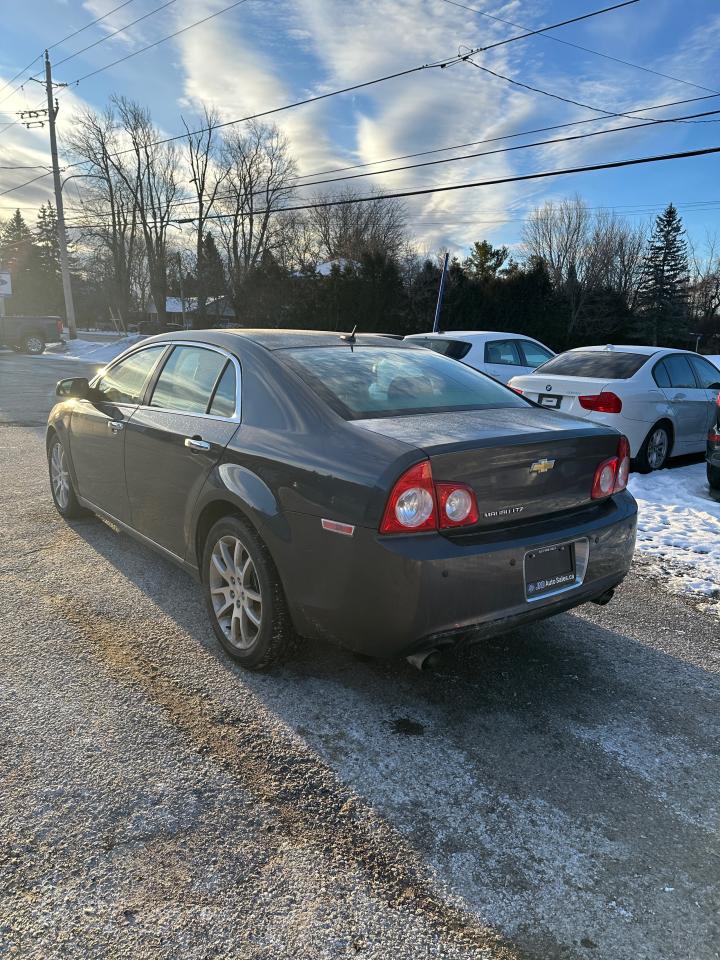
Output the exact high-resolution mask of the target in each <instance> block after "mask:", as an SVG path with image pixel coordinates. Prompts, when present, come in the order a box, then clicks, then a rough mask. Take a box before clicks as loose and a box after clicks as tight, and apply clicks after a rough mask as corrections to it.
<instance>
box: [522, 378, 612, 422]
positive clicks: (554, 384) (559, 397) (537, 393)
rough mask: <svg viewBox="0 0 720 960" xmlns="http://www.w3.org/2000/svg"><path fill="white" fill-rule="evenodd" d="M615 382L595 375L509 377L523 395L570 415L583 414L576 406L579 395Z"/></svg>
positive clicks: (582, 415) (594, 391)
mask: <svg viewBox="0 0 720 960" xmlns="http://www.w3.org/2000/svg"><path fill="white" fill-rule="evenodd" d="M614 382H615V381H613V380H608V379H607V377H605V378H597V377H553V376H548V377H541V376H539V375H537V374H531V375H530V376H527V377H513V380H512V387H513V389H516V390H522V394H523V396H524V397H527V398H528V400H533V401H534V402H535V403H539V404H540V406H542V407H546V408H547V409H551V410H560V411H562V412H563V413H567V414H569V415H570V416H574V417H586V416H587V413H588V411H587V410H586V409H585V408H584V407H582V406H581V405H580V400H579V398H580V397H587V396H597V395H598V394H599V393H602V392H603V391H604V390H612V389H613V383H614Z"/></svg>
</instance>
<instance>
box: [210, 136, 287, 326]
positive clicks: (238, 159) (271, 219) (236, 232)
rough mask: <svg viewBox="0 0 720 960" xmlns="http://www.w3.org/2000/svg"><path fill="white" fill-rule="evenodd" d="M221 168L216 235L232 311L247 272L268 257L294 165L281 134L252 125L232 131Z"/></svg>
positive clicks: (225, 147) (239, 295) (236, 304)
mask: <svg viewBox="0 0 720 960" xmlns="http://www.w3.org/2000/svg"><path fill="white" fill-rule="evenodd" d="M221 156H222V165H223V168H224V169H226V170H227V176H226V178H225V181H224V186H225V187H227V190H225V189H224V188H223V195H222V199H220V198H217V209H218V210H220V211H221V212H222V216H221V217H220V218H219V223H220V232H221V236H222V241H223V244H224V246H225V251H226V254H227V261H228V272H229V275H230V285H231V289H232V295H233V301H234V302H235V308H236V311H238V312H240V301H241V300H242V292H241V291H242V286H243V283H244V281H245V279H246V277H247V275H248V273H249V272H250V271H252V270H253V269H254V268H255V267H257V266H258V264H259V263H260V262H261V261H262V258H263V256H264V255H265V254H266V253H268V252H272V250H273V246H274V244H275V242H276V240H277V236H276V232H277V230H278V229H279V222H278V219H277V217H276V214H277V213H278V212H279V211H281V210H282V207H283V203H284V198H285V196H286V194H287V192H288V185H289V182H290V180H291V179H292V177H293V175H294V173H295V161H294V160H293V158H292V157H291V155H290V147H289V144H288V141H287V139H286V137H285V135H284V134H283V133H281V131H280V130H279V129H278V127H276V126H274V125H268V124H263V123H258V122H256V121H252V122H250V123H249V124H247V126H246V127H245V128H244V129H242V130H237V129H233V130H232V131H231V133H229V134H228V135H227V136H226V138H225V141H224V144H223V149H222V153H221Z"/></svg>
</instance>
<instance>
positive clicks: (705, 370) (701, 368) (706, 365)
mask: <svg viewBox="0 0 720 960" xmlns="http://www.w3.org/2000/svg"><path fill="white" fill-rule="evenodd" d="M687 359H688V360H689V361H690V363H691V365H692V368H693V370H694V371H695V376H696V377H697V381H698V383H699V384H700V386H702V387H704V388H705V389H706V390H707V389H709V388H710V387H712V388H713V389H718V384H719V383H720V370H718V368H717V367H714V366H713V365H712V364H711V363H710V361H709V360H703V358H702V357H688V358H687Z"/></svg>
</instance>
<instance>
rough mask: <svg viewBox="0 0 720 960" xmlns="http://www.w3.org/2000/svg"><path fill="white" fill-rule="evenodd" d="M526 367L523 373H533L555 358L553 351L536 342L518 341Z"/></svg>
mask: <svg viewBox="0 0 720 960" xmlns="http://www.w3.org/2000/svg"><path fill="white" fill-rule="evenodd" d="M518 346H519V347H520V352H521V354H522V358H523V362H524V366H523V368H522V371H523V373H532V372H533V371H534V370H536V369H537V367H539V366H540V364H542V363H547V361H548V360H552V358H553V357H554V356H555V354H554V353H552V351H550V350H548V349H546V348H545V347H543V346H541V344H539V343H536V342H535V341H534V340H518Z"/></svg>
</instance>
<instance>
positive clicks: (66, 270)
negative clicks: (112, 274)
mask: <svg viewBox="0 0 720 960" xmlns="http://www.w3.org/2000/svg"><path fill="white" fill-rule="evenodd" d="M45 89H46V90H47V103H48V107H47V109H48V126H49V127H50V154H51V156H52V168H53V180H54V182H55V211H56V213H57V226H58V246H59V248H60V272H61V273H62V285H63V295H64V297H65V318H66V320H67V325H68V333H69V335H70V339H71V340H75V339H76V338H77V326H76V324H75V303H74V302H73V293H72V281H71V279H70V260H69V259H68V252H67V237H66V236H65V211H64V209H63V198H62V183H61V182H60V167H59V165H58V150H57V137H56V136H55V119H56V117H57V114H58V103H57V100H56V99H55V98H54V96H53V81H52V67H51V66H50V57H49V56H48V52H47V50H46V51H45Z"/></svg>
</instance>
